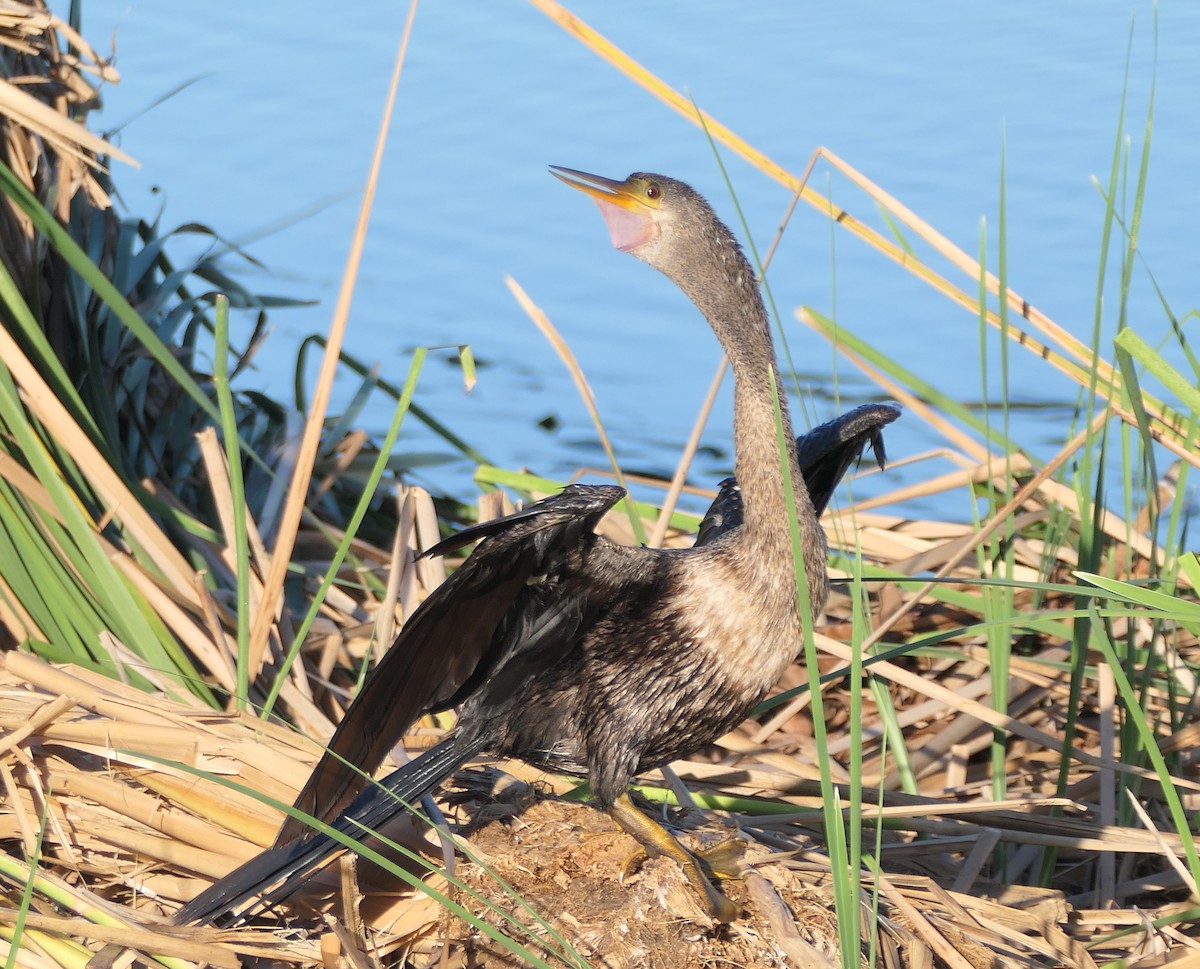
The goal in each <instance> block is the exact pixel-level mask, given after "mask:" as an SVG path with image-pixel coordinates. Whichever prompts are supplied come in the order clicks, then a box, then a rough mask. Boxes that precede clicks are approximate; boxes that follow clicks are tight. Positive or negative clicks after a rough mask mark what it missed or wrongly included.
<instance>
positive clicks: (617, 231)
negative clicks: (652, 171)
mask: <svg viewBox="0 0 1200 969" xmlns="http://www.w3.org/2000/svg"><path fill="white" fill-rule="evenodd" d="M550 174H551V175H553V176H554V177H555V178H557V179H559V180H560V181H563V182H566V184H568V185H570V186H571V188H577V189H579V191H581V192H584V193H586V194H587V195H589V196H591V198H592V200H593V201H594V202H595V203H596V205H598V206H599V207H600V214H601V215H603V216H604V221H605V223H606V224H607V225H608V234H609V236H610V237H611V238H612V244H613V245H614V246H615V247H616V248H618V249H620V250H621V251H622V252H630V251H632V250H634V249H636V248H638V247H639V246H641V245H644V244H645V243H647V242H649V241H650V240H652V239H654V238H656V237H657V236H658V222H657V221H656V220H655V218H654V214H655V209H654V207H653V206H652V205H650V204H648V203H647V202H646V200H645V199H644V198H643V197H642V195H641V193H640V192H639V191H638V188H637V181H636V180H635V179H626V180H625V181H623V182H618V181H616V180H614V179H611V178H604V177H603V176H601V175H589V174H588V173H587V172H580V171H576V170H575V169H574V168H560V167H559V166H558V165H551V166H550Z"/></svg>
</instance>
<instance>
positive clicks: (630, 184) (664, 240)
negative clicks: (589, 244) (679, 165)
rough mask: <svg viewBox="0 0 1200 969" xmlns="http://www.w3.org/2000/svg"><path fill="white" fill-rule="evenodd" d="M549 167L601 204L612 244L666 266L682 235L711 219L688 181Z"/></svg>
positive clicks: (687, 235) (687, 236)
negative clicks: (613, 176) (618, 177)
mask: <svg viewBox="0 0 1200 969" xmlns="http://www.w3.org/2000/svg"><path fill="white" fill-rule="evenodd" d="M550 171H551V173H552V174H553V175H554V176H555V177H556V178H558V179H561V180H562V181H564V182H566V183H567V184H568V185H570V186H571V187H572V188H577V189H579V190H580V191H581V192H584V193H586V194H587V195H589V196H590V197H591V198H592V200H593V201H595V203H596V205H598V206H599V208H600V213H601V214H602V215H603V216H604V221H605V223H606V224H607V225H608V233H609V236H610V237H611V238H612V244H613V245H614V246H615V247H616V248H617V249H620V250H621V251H622V252H628V253H630V254H631V255H634V256H637V257H638V258H639V259H642V260H644V261H645V262H648V263H649V264H650V265H652V266H654V267H655V268H657V269H660V270H663V271H666V270H667V269H668V268H669V266H668V264H669V262H670V258H671V256H672V254H673V253H677V252H678V242H679V240H681V239H693V238H695V237H696V236H697V234H698V230H702V229H703V228H704V227H707V226H711V225H712V224H713V223H714V222H715V221H716V216H715V215H714V214H713V211H712V208H711V207H710V206H709V204H708V203H707V202H706V201H705V200H704V199H703V198H702V197H701V196H700V195H699V194H698V193H697V192H696V191H695V190H694V189H693V188H691V186H689V185H685V184H684V183H683V182H681V181H679V180H677V179H674V178H668V177H667V176H666V175H654V174H651V173H649V172H634V173H633V174H632V175H630V176H629V177H628V178H627V179H625V180H624V181H623V182H618V181H616V180H615V179H611V178H603V177H602V176H600V175H589V174H588V173H587V172H580V171H576V170H575V169H573V168H560V167H558V166H557V165H552V166H550Z"/></svg>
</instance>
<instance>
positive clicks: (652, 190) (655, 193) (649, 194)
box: [646, 182, 662, 199]
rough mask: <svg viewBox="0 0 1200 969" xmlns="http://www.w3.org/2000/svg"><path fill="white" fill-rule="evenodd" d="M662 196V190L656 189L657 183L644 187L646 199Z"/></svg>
mask: <svg viewBox="0 0 1200 969" xmlns="http://www.w3.org/2000/svg"><path fill="white" fill-rule="evenodd" d="M660 195H662V189H661V188H659V187H658V183H657V182H651V183H650V184H649V185H647V186H646V198H648V199H656V198H658V197H659V196H660Z"/></svg>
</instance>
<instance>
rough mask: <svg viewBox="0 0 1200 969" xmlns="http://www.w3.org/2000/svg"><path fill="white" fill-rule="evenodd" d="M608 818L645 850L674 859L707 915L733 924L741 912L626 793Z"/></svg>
mask: <svg viewBox="0 0 1200 969" xmlns="http://www.w3.org/2000/svg"><path fill="white" fill-rule="evenodd" d="M608 813H609V815H610V816H611V817H612V819H613V820H614V821H616V822H617V824H619V825H620V826H621V828H622V829H623V830H624V831H625V832H626V833H627V834H629V835H632V836H633V837H634V838H636V839H637V841H638V842H639V843H640V844H641V845H642V847H644V848H645V849H646V850H647V851H651V850H653V851H657V852H658V853H659V854H660V855H666V856H667V857H668V858H674V859H675V861H676V862H678V864H679V867H680V868H682V869H683V873H684V875H685V876H687V880H688V881H689V882H691V883H692V886H693V887H694V888H695V889H696V891H698V892H699V893H700V895H701V897H702V898H703V899H704V903H705V908H706V909H707V910H708V914H709V915H710V916H712V917H713V918H714V919H716V920H717V921H718V922H732V921H733V920H734V919H736V918H737V917H738V915H740V914H741V910H740V909H739V908H738V907H737V906H736V905H734V904H733V902H731V901H730V900H729V899H728V898H726V897H725V896H724V895H722V894H721V893H720V892H719V891H717V890H716V888H715V887H713V884H712V882H710V881H709V880H708V878H707V877H705V874H704V870H703V869H702V868H701V867H700V863H699V862H698V861H696V859H695V857H693V855H692V854H691V853H690V852H689V851H688V850H687V849H686V848H685V847H684V846H683V845H681V844H680V843H679V842H678V841H677V840H675V838H674V836H673V835H672V834H671V832H670V831H668V830H667V829H666V828H664V827H663V826H662V825H661V824H659V823H658V822H657V821H655V820H654V819H653V818H651V817H648V816H647V815H645V814H643V813H642V812H641V811H639V810H638V809H637V808H636V807H635V806H634V804H633V801H631V800H630V799H629V795H628V794H622V795H621V796H620V797H619V798H617V800H616V802H615V803H614V804H613V806H612V810H610V811H609V812H608Z"/></svg>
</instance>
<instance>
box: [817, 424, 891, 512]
mask: <svg viewBox="0 0 1200 969" xmlns="http://www.w3.org/2000/svg"><path fill="white" fill-rule="evenodd" d="M899 416H900V408H899V406H898V405H896V404H862V405H861V406H859V407H855V408H854V409H853V410H850V411H847V412H846V413H845V414H842V415H841V416H840V417H835V418H834V419H833V420H831V421H826V422H825V423H824V424H821V425H820V426H819V427H814V428H813V429H812V430H811V431H809V432H808V433H807V434H802V435H800V437H798V438H796V460H797V462H798V463H799V465H800V473H801V474H802V475H804V483H805V485H807V486H808V496H809V497H810V498H811V499H812V503H813V510H814V511H815V512H816V513H817V516H818V517H819V516H820V515H821V513H822V512H824V511H825V507H826V506H827V505H828V504H829V499H830V498H832V497H833V492H834V489H835V488H837V486H838V483H839V482H840V481H841V480H842V477H843V476H844V475H845V474H846V469H847V468H849V467H850V465H852V464H853V463H854V462H855V461H857V460H858V459H859V457H860V456H861V455H862V453H863V450H864V449H865V448H866V447H867V445H868V444H869V445H870V446H871V450H872V451H874V452H875V461H876V463H877V464H878V465H879V467H880V468H881V469H882V468H883V466H884V464H885V463H886V461H887V454H886V453H885V452H884V450H883V429H884V428H885V427H887V425H888V424H890V423H892V421H894V420H895V419H896V418H897V417H899Z"/></svg>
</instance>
